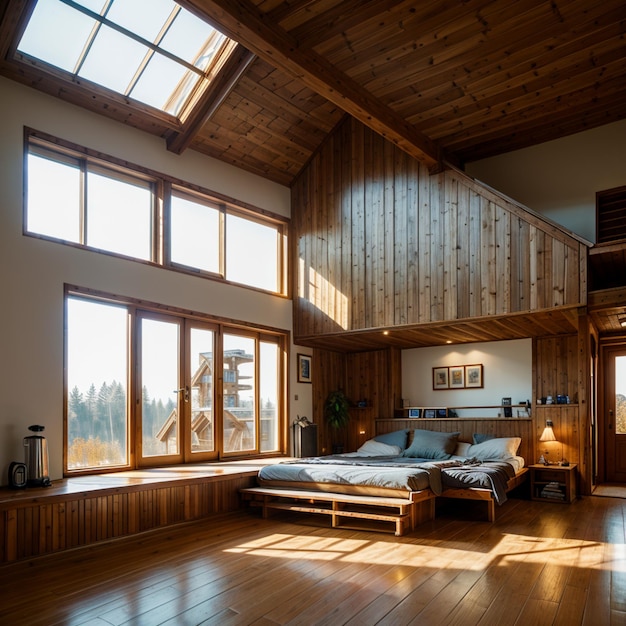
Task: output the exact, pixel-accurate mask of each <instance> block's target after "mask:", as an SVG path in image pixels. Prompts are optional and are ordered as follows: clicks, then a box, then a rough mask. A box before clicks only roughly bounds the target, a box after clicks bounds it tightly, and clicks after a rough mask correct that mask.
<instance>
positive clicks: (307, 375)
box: [298, 354, 311, 383]
mask: <svg viewBox="0 0 626 626" xmlns="http://www.w3.org/2000/svg"><path fill="white" fill-rule="evenodd" d="M298 382H299V383H310V382H311V357H310V356H309V355H308V354H298Z"/></svg>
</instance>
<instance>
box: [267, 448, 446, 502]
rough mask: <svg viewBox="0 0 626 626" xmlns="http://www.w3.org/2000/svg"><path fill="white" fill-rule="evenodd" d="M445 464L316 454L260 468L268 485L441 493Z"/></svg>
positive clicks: (348, 490) (401, 459)
mask: <svg viewBox="0 0 626 626" xmlns="http://www.w3.org/2000/svg"><path fill="white" fill-rule="evenodd" d="M442 466H443V463H442V462H440V463H436V462H428V461H424V460H421V461H420V460H417V459H406V458H402V457H380V458H372V457H367V458H364V459H359V458H356V457H350V458H342V457H340V455H335V456H327V457H312V458H307V459H300V460H298V461H285V462H282V463H277V464H275V465H267V466H265V467H263V468H262V469H261V470H260V471H259V482H260V484H262V485H267V486H269V485H270V484H271V483H280V485H281V486H294V487H299V488H302V487H303V486H304V487H305V488H306V487H307V486H308V485H310V487H308V488H311V489H315V488H317V486H321V487H322V490H324V491H328V490H331V489H328V487H329V486H333V487H332V491H335V490H338V489H335V488H334V487H335V486H336V487H339V488H342V489H341V492H342V493H359V492H361V493H364V492H367V489H373V490H394V491H401V492H404V493H406V492H409V491H421V490H424V489H431V490H432V491H433V492H434V493H435V494H440V493H441V491H442V483H441V469H442ZM324 487H326V488H324ZM348 487H356V488H357V489H348ZM359 488H360V489H359Z"/></svg>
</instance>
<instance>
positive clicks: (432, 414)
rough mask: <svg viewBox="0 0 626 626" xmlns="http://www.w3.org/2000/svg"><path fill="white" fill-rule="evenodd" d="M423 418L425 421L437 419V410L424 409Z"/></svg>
mask: <svg viewBox="0 0 626 626" xmlns="http://www.w3.org/2000/svg"><path fill="white" fill-rule="evenodd" d="M424 417H425V418H426V419H434V418H435V417H437V409H424Z"/></svg>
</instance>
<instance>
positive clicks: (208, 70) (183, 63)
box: [8, 0, 237, 128]
mask: <svg viewBox="0 0 626 626" xmlns="http://www.w3.org/2000/svg"><path fill="white" fill-rule="evenodd" d="M56 1H57V2H60V3H62V4H63V5H65V6H66V7H69V8H70V9H73V10H76V11H78V12H79V13H80V14H82V15H85V16H87V17H88V18H90V19H92V20H94V21H95V23H96V24H95V26H94V28H93V31H99V30H100V29H102V28H103V27H108V28H111V29H112V30H113V31H114V32H117V33H120V34H121V35H123V36H124V37H126V38H127V39H128V40H129V41H134V42H137V43H139V44H140V45H141V46H143V47H144V49H146V51H147V52H146V55H145V56H144V57H143V60H142V62H141V63H140V64H139V65H138V66H137V68H134V69H135V71H134V72H133V76H132V79H131V80H130V81H129V83H128V84H127V85H126V88H125V89H124V90H123V91H122V90H115V89H111V88H109V87H106V86H104V85H102V84H100V83H98V82H94V81H93V80H90V79H89V78H85V77H83V76H81V75H80V70H81V68H82V67H83V64H84V60H85V58H87V55H88V53H89V49H90V48H91V45H92V44H93V40H94V39H95V37H96V36H97V32H95V33H94V32H92V33H91V35H90V37H89V38H87V39H86V40H85V45H84V48H83V50H82V52H81V53H80V57H79V62H77V63H75V64H74V70H73V71H68V70H67V69H64V68H61V67H58V66H56V65H53V64H51V63H50V62H48V61H47V60H46V59H45V58H41V57H39V56H33V55H32V54H30V53H29V51H27V50H20V44H21V42H22V40H23V37H24V33H25V32H26V30H27V28H28V26H29V23H30V21H31V17H32V15H33V13H34V11H35V9H36V5H37V0H31V1H30V2H29V3H28V5H27V8H26V10H25V11H24V13H23V14H22V20H21V24H20V27H19V28H18V32H17V33H16V37H15V40H14V41H13V43H12V45H11V48H10V52H9V57H10V58H12V59H13V60H14V61H16V62H18V63H22V64H27V65H28V66H29V67H31V68H34V69H36V70H38V71H42V72H45V73H46V74H48V75H52V76H54V77H55V78H57V79H61V80H63V81H65V82H68V83H71V84H72V85H73V86H74V87H78V88H83V87H84V86H87V87H88V88H89V90H90V92H91V93H92V95H93V93H96V94H98V96H99V97H106V98H111V99H113V100H114V101H117V102H119V103H121V104H123V105H129V106H131V107H133V108H136V109H140V110H141V111H142V112H143V113H147V114H150V115H154V116H155V117H157V118H159V119H160V120H162V121H167V120H170V121H169V122H168V125H170V126H172V127H174V128H180V125H181V124H184V123H185V121H186V119H188V118H189V117H190V116H191V114H192V113H193V109H194V107H195V106H196V104H197V103H198V101H199V99H200V98H201V97H202V95H203V94H204V93H205V92H206V90H207V89H208V88H209V86H210V84H211V83H212V82H213V80H214V79H215V77H216V76H217V75H218V73H219V71H220V70H221V68H222V67H223V66H224V64H225V62H226V61H227V60H228V58H229V57H230V56H231V54H232V52H233V51H234V50H235V48H236V46H237V44H236V42H235V41H233V40H231V39H229V38H228V37H227V36H226V35H224V34H223V33H221V32H220V31H219V30H218V29H216V28H214V27H213V26H212V25H211V24H209V23H207V22H204V25H205V26H206V34H207V36H206V38H205V39H204V40H203V43H202V45H201V46H200V48H199V49H198V50H197V51H195V48H194V53H193V54H189V55H188V58H189V59H190V60H191V61H193V62H189V61H187V60H186V59H184V58H182V56H179V55H178V54H175V53H173V52H170V51H169V50H168V49H167V48H165V47H162V44H163V42H164V40H165V39H166V37H167V35H168V33H169V32H170V28H171V27H172V25H173V24H174V23H175V20H176V18H177V17H178V16H179V15H181V14H183V12H185V15H186V16H190V18H191V19H194V20H199V21H201V22H202V20H200V18H198V17H197V16H196V15H195V14H193V13H190V12H189V11H187V10H186V9H185V8H184V7H183V6H181V5H180V4H179V3H177V2H173V5H174V9H173V11H172V13H170V14H169V16H168V19H167V20H166V21H165V22H164V23H163V25H162V27H161V29H160V30H159V33H158V36H157V37H155V41H154V42H151V41H149V40H147V39H145V38H143V37H142V36H140V35H138V34H136V33H134V32H132V31H131V30H128V29H127V28H125V27H124V26H121V25H120V24H117V23H115V22H113V21H112V20H110V19H108V18H107V13H106V11H107V10H108V9H109V8H110V7H111V6H112V5H113V4H114V3H115V2H116V1H117V0H107V1H106V5H105V2H104V0H103V5H105V6H103V9H102V13H103V14H102V15H101V14H98V13H95V12H94V11H92V10H91V9H89V8H87V7H85V6H82V5H80V4H78V3H77V2H74V0H56ZM216 39H217V42H216V41H215V40H216ZM207 51H212V53H211V54H210V60H209V61H208V62H207V63H205V64H198V60H199V59H201V58H202V56H203V55H204V54H206V52H207ZM183 53H184V51H183ZM154 55H160V58H161V59H164V60H166V61H171V62H172V63H175V64H176V65H177V66H178V67H180V68H182V70H183V72H182V73H181V74H180V76H179V78H178V79H175V80H173V81H172V82H171V84H172V85H173V88H171V90H170V89H168V90H166V91H165V92H163V94H162V98H161V100H160V101H161V103H162V104H160V105H155V104H154V102H152V103H151V102H147V101H146V100H145V99H143V98H142V99H139V98H137V97H134V95H133V89H134V88H135V87H136V86H137V84H138V83H139V82H140V81H141V78H142V77H143V76H144V73H145V72H146V68H147V67H148V65H149V63H150V61H151V59H152V58H153V57H154ZM41 56H43V55H41ZM9 57H8V58H9ZM198 65H200V66H199V67H198ZM182 96H184V98H183V97H182Z"/></svg>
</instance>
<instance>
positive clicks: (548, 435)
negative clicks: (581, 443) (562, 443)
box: [539, 420, 557, 441]
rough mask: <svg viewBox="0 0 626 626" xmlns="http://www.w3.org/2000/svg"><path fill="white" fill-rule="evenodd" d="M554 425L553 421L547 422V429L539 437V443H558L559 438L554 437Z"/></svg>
mask: <svg viewBox="0 0 626 626" xmlns="http://www.w3.org/2000/svg"><path fill="white" fill-rule="evenodd" d="M553 426H554V424H553V423H552V420H546V427H545V428H544V429H543V432H542V433H541V437H539V441H557V438H556V437H555V435H554V430H552V427H553Z"/></svg>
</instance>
